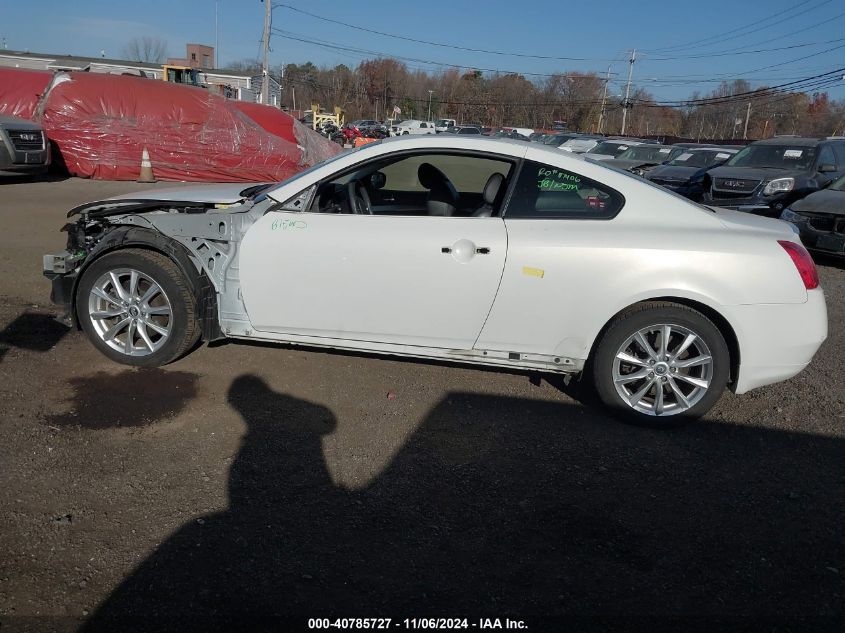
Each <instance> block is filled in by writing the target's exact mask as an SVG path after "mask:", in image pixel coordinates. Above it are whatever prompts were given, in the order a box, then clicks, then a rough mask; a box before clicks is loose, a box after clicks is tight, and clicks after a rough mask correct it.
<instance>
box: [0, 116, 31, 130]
mask: <svg viewBox="0 0 845 633" xmlns="http://www.w3.org/2000/svg"><path fill="white" fill-rule="evenodd" d="M0 125H2V126H3V127H5V128H7V129H11V130H17V129H26V130H31V129H33V128H35V129H39V130H40V129H41V125H40V124H38V123H35V122H34V121H30V120H29V119H22V118H20V117H16V116H9V115H8V114H0Z"/></svg>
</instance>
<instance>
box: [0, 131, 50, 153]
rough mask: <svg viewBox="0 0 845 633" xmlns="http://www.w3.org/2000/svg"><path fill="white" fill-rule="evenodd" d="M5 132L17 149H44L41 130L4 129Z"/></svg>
mask: <svg viewBox="0 0 845 633" xmlns="http://www.w3.org/2000/svg"><path fill="white" fill-rule="evenodd" d="M6 134H8V135H9V140H10V141H12V145H14V146H15V149H17V150H37V149H44V133H43V132H42V131H41V130H6Z"/></svg>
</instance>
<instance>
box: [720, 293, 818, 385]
mask: <svg viewBox="0 0 845 633" xmlns="http://www.w3.org/2000/svg"><path fill="white" fill-rule="evenodd" d="M723 311H724V315H725V317H726V318H727V319H728V321H729V322H730V323H731V324H732V325H733V327H734V329H735V330H736V335H737V338H738V340H739V346H740V350H739V352H740V366H739V375H738V377H737V381H736V383H735V384H734V386H733V389H734V391H735V392H736V393H745V392H746V391H749V390H751V389H756V388H757V387H762V386H764V385H770V384H773V383H776V382H780V381H782V380H787V379H789V378H792V377H793V376H795V375H796V374H798V373H799V372H800V371H801V370H803V369H804V368H805V367H806V366H807V365H808V364H809V363H810V361H811V360H812V358H813V356H814V355H815V353H816V352H817V351H818V349H819V347H820V346H821V344H822V343H823V342H824V340H825V339H826V338H827V306H826V304H825V299H824V293H823V292H822V289H821V288H816V289H815V290H809V291H807V301H806V302H805V303H797V304H762V305H741V306H723Z"/></svg>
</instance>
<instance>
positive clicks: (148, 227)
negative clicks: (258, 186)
mask: <svg viewBox="0 0 845 633" xmlns="http://www.w3.org/2000/svg"><path fill="white" fill-rule="evenodd" d="M253 206H254V204H253V202H252V201H243V202H239V203H236V204H219V203H212V202H190V201H184V200H161V199H113V200H104V201H99V202H91V203H87V204H84V205H81V206H78V207H75V208H74V209H71V210H70V211H69V212H68V214H67V217H68V218H69V219H72V218H75V220H73V221H70V222H68V223H67V224H65V226H64V227H63V228H62V231H64V232H66V233H67V245H66V248H65V250H63V251H61V252H59V253H52V254H47V255H44V258H43V272H44V275H45V277H47V278H48V279H49V280H50V281H51V284H52V290H51V293H50V299H51V301H52V302H53V303H54V304H56V305H59V306H62V307H63V308H64V314H63V315H62V316H61V317H60V320H61V321H63V322H64V323H66V324H67V325H70V326H75V327H79V319H78V315H77V312H76V294H77V286H78V284H79V280H80V279H81V277H82V275H83V273H84V272H85V270H86V269H87V267H88V266H89V265H91V263H92V262H94V261H95V260H96V259H98V258H99V257H100V256H102V255H104V254H106V253H109V252H113V251H115V250H117V249H122V248H143V249H148V250H151V251H156V252H159V253H162V254H163V255H166V256H167V257H169V258H170V259H171V260H172V261H173V262H175V263H176V264H177V265H178V266H179V268H180V269H181V271H182V273H183V274H184V276H185V279H186V280H187V281H188V282H189V283H190V285H191V289H192V291H193V294H194V297H196V302H197V305H196V310H197V316H198V319H199V321H200V326H201V329H202V335H203V338H204V339H205V340H207V341H211V340H215V339H218V338H221V337H222V336H223V333H222V331H221V329H220V326H219V323H220V308H221V303H222V304H223V306H224V307H225V309H226V310H227V313H228V314H229V316H231V317H232V318H235V319H236V320H237V319H239V318H244V319H245V318H246V314H245V311H244V310H243V304H242V302H241V301H240V296H239V295H240V293H239V280H238V278H237V270H236V268H235V270H234V271H233V272H232V273H231V274H229V271H230V267H231V264H232V263H233V261H234V260H235V259H236V256H237V252H238V245H239V243H240V240H241V238H242V236H243V234H244V233H245V231H246V229H247V228H248V227H249V226H250V225H251V224H252V223H253V222H254V221H255V216H253V214H251V213H249V211H250V210H251V208H252V207H253ZM225 297H229V298H230V299H229V300H227V299H226V298H225Z"/></svg>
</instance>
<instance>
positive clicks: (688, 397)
mask: <svg viewBox="0 0 845 633" xmlns="http://www.w3.org/2000/svg"><path fill="white" fill-rule="evenodd" d="M712 379H713V357H712V355H711V353H710V349H709V348H708V347H707V344H706V343H705V341H704V339H702V337H701V336H700V335H698V334H696V333H695V332H693V331H692V330H690V329H689V328H687V327H683V326H681V325H674V324H669V323H659V324H654V325H650V326H648V327H645V328H642V329H640V330H637V331H636V332H634V333H633V334H632V335H631V336H629V337H628V338H627V339H625V341H624V342H623V343H622V345H621V346H620V347H619V349H618V350H617V352H616V354H615V357H614V359H613V384H614V386H615V387H616V392H617V393H618V394H619V396H620V397H621V398H622V400H623V401H624V402H625V403H626V404H627V405H628V406H629V407H631V408H632V409H634V410H636V411H639V412H640V413H644V414H646V415H653V416H668V415H677V414H679V413H683V412H685V411H687V410H689V409H691V408H692V407H694V406H695V405H696V403H698V402H699V401H700V400H701V399H702V398H703V397H704V395H705V394H706V393H707V390H708V389H709V387H710V383H711V380H712Z"/></svg>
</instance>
